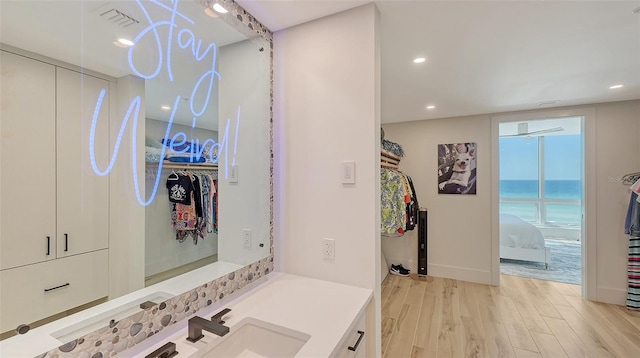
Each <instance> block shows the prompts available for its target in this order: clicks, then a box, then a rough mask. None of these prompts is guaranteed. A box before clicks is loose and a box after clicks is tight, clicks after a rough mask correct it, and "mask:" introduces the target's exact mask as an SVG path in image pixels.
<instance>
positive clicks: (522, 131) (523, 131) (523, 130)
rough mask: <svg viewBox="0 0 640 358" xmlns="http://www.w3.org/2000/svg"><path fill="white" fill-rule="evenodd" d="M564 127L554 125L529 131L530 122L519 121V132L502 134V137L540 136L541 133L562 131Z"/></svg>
mask: <svg viewBox="0 0 640 358" xmlns="http://www.w3.org/2000/svg"><path fill="white" fill-rule="evenodd" d="M562 131H564V128H562V127H553V128H548V129H542V130H537V131H531V132H529V123H526V122H525V123H518V133H517V134H502V135H500V137H526V136H538V135H541V134H547V133H554V132H562Z"/></svg>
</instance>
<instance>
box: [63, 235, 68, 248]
mask: <svg viewBox="0 0 640 358" xmlns="http://www.w3.org/2000/svg"><path fill="white" fill-rule="evenodd" d="M64 251H69V234H64Z"/></svg>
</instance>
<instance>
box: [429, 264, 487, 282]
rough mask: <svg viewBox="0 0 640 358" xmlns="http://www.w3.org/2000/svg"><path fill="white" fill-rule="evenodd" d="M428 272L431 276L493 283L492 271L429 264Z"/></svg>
mask: <svg viewBox="0 0 640 358" xmlns="http://www.w3.org/2000/svg"><path fill="white" fill-rule="evenodd" d="M427 274H428V275H429V276H436V277H443V278H451V279H455V280H460V281H468V282H476V283H482V284H485V285H491V271H482V270H474V269H469V268H464V267H456V266H446V265H437V264H428V265H427Z"/></svg>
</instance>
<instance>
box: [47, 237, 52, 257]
mask: <svg viewBox="0 0 640 358" xmlns="http://www.w3.org/2000/svg"><path fill="white" fill-rule="evenodd" d="M49 255H51V236H47V256H49Z"/></svg>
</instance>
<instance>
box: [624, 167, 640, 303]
mask: <svg viewBox="0 0 640 358" xmlns="http://www.w3.org/2000/svg"><path fill="white" fill-rule="evenodd" d="M638 191H640V180H638V181H636V183H634V184H633V185H632V186H631V198H630V200H629V209H628V210H627V219H626V220H625V233H627V234H629V258H628V264H627V265H628V266H627V278H628V288H627V301H626V305H627V308H628V309H631V310H640V201H639V200H640V196H639V195H638Z"/></svg>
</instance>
